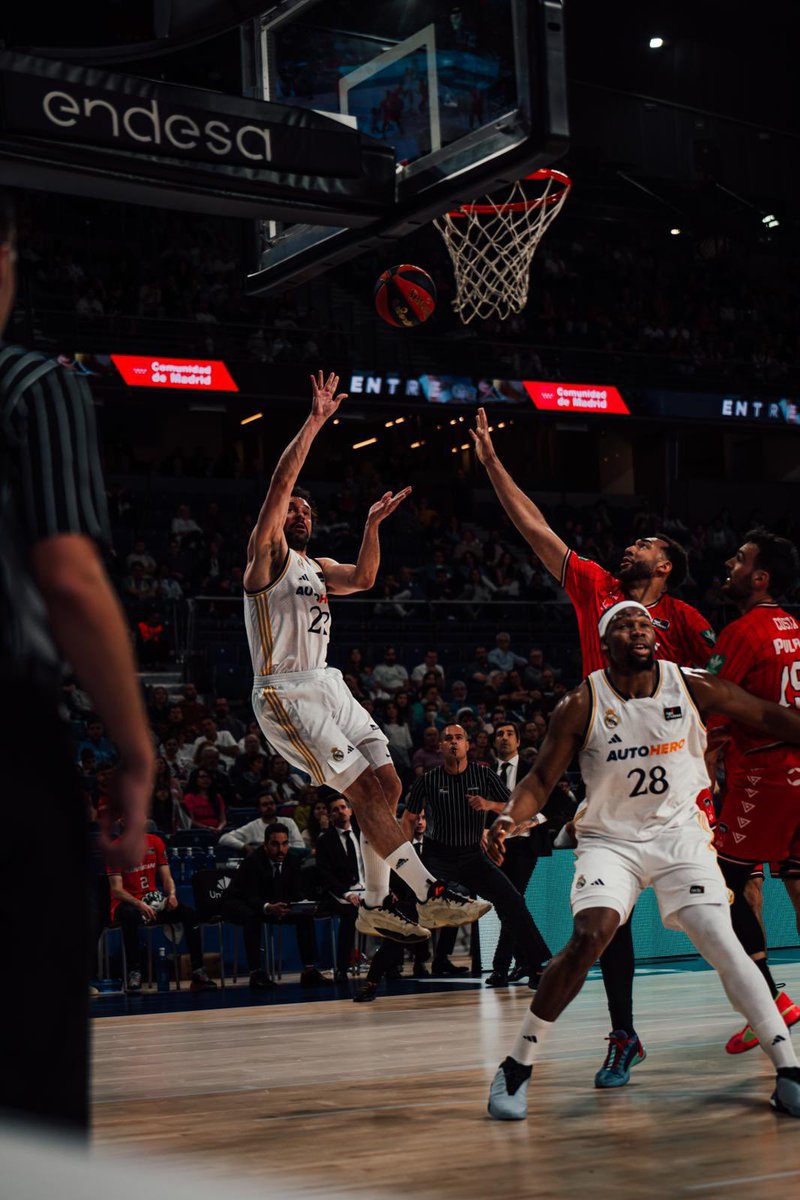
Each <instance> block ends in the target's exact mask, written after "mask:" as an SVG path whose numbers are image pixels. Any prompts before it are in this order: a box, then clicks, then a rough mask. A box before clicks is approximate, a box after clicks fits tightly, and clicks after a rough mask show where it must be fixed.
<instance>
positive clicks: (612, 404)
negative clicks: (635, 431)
mask: <svg viewBox="0 0 800 1200" xmlns="http://www.w3.org/2000/svg"><path fill="white" fill-rule="evenodd" d="M523 386H524V388H525V391H526V392H527V393H528V395H529V396H530V398H531V400H532V401H533V403H534V404H535V406H536V408H540V409H546V410H547V411H549V412H571V413H583V414H586V413H618V414H620V415H625V416H629V415H630V409H629V408H628V406H627V404H626V403H625V401H624V400H623V399H622V396H620V394H619V392H618V391H617V389H616V388H615V387H606V386H604V385H601V384H596V383H540V382H538V381H537V380H529V379H525V380H523Z"/></svg>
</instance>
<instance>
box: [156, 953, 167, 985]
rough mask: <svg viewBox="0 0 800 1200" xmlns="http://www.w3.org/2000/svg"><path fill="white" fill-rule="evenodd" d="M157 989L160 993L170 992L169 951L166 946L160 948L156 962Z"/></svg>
mask: <svg viewBox="0 0 800 1200" xmlns="http://www.w3.org/2000/svg"><path fill="white" fill-rule="evenodd" d="M156 989H157V990H158V991H159V992H168V991H169V963H168V962H167V951H166V948H165V947H164V946H159V948H158V958H157V960H156Z"/></svg>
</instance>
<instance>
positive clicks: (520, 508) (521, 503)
mask: <svg viewBox="0 0 800 1200" xmlns="http://www.w3.org/2000/svg"><path fill="white" fill-rule="evenodd" d="M469 434H470V437H471V438H472V440H473V442H474V443H475V451H476V453H477V455H478V461H479V462H481V463H483V465H484V467H485V468H486V474H487V475H488V476H489V478H490V480H491V481H492V487H493V488H494V490H495V492H496V493H497V498H498V500H499V501H500V503H501V504H502V506H503V508H504V509H505V510H506V512H507V514H508V516H509V517H510V519H511V520H512V521H513V522H514V524H515V525H516V527H517V529H518V530H519V532H520V533H521V534H522V536H523V537H524V538H525V541H526V542H527V543H528V545H529V546H530V547H531V548H532V549H533V550H534V551H535V552H536V554H538V556H539V558H540V559H541V560H542V562H543V563H544V565H545V567H546V568H547V570H548V571H549V572H550V574H551V575H553V576H554V577H555V578H556V579H557V580H559V581H560V580H561V568H562V567H563V565H564V556H565V555H566V553H567V549H568V547H567V545H566V543H564V542H562V540H561V538H560V537H559V536H558V534H557V533H555V532H554V531H553V530H552V529H551V528H550V526H549V525H548V524H547V521H546V520H545V519H544V515H543V513H542V512H541V510H540V509H538V508H537V507H536V505H535V504H534V503H533V501H532V500H531V499H530V497H529V496H526V495H525V493H524V492H523V491H522V489H521V488H520V487H518V486H517V484H516V483H515V482H514V480H513V479H512V478H511V476H510V475H509V473H508V471H507V470H506V469H505V467H504V466H503V464H502V463H501V462H500V459H499V458H498V457H497V454H496V452H495V448H494V445H493V443H492V437H491V434H490V433H489V422H488V421H487V419H486V412H485V410H484V409H482V408H479V409H478V415H477V417H476V420H475V428H474V429H470V431H469Z"/></svg>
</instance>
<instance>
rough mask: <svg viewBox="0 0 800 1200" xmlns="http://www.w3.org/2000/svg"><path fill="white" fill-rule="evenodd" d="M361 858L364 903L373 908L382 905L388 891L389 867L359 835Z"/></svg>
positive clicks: (362, 836) (362, 835)
mask: <svg viewBox="0 0 800 1200" xmlns="http://www.w3.org/2000/svg"><path fill="white" fill-rule="evenodd" d="M361 857H362V858H363V860H364V903H365V904H369V905H371V906H372V907H374V906H375V905H376V904H383V902H384V900H385V899H386V895H387V893H388V891H389V872H390V870H391V867H390V866H389V864H388V862H387V861H386V859H384V858H381V856H380V854H378V852H377V851H376V850H373V849H372V846H370V844H369V842H368V841H367V839H366V838H365V837H364V834H363V833H362V834H361Z"/></svg>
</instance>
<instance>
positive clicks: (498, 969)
mask: <svg viewBox="0 0 800 1200" xmlns="http://www.w3.org/2000/svg"><path fill="white" fill-rule="evenodd" d="M494 752H495V756H496V758H497V764H496V771H497V774H498V775H499V777H500V781H501V783H504V784H505V786H506V787H507V788H508V790H509V791H510V792H513V791H514V788H515V786H516V783H517V780H518V779H519V778H521V777H522V776H523V775H525V774H526V773H527V769H528V768H527V764H525V763H523V764H520V757H519V729H518V728H517V726H516V725H515V724H514V722H513V721H504V722H503V723H502V724H498V725H497V726H496V727H495V731H494ZM520 768H521V769H520ZM475 801H479V803H475ZM470 804H472V806H473V807H474V808H476V807H481V808H485V809H486V810H487V811H489V812H491V813H492V815H494V813H495V812H498V811H500V808H501V807H502V806H499V805H497V804H496V803H495V802H493V801H491V800H482V799H481V798H480V797H472V798H471V799H470ZM551 853H552V850H551V847H550V838H549V836H548V833H547V819H546V817H545V815H544V813H538V814H537V817H536V818H535V819H534V821H533V822H531V823H530V824H529V827H528V828H527V829H523V830H521V831H520V832H519V833H518V834H516V835H515V836H514V837H510V838H508V839H507V841H506V856H505V860H504V862H503V865H502V868H501V869H502V871H503V872H504V873H505V874H506V875H507V876H508V878H509V879H510V880H511V882H512V883H513V885H514V887H515V888H516V889H517V891H518V892H519V893H520V895H521V896H524V895H525V890H526V888H527V886H528V883H529V881H530V878H531V875H533V872H534V869H535V867H536V863H537V862H538V861H539V858H540V857H542V856H547V855H550V854H551ZM543 945H544V943H543ZM544 950H546V951H547V953H546V954H544V952H543V950H542V947H539V948H538V952H537V955H536V957H537V959H538V958H539V955H540V954H544V956H543V957H541V959H540V961H541V962H542V963H543V962H544V961H545V958H549V957H550V951H549V950H548V949H547V946H546V945H544ZM512 953H514V955H515V958H516V963H517V965H516V968H515V970H514V971H511V970H510V967H511V956H512ZM525 958H527V955H525V956H523V957H522V958H521V957H520V955H519V954H518V953H516V947H515V946H514V939H513V934H512V933H511V930H510V929H509V928H508V926H507V925H505V924H503V925H501V927H500V937H499V939H498V942H497V948H496V950H495V952H494V959H493V961H492V973H491V975H489V976H488V978H487V980H486V983H487V986H488V987H507V986H508V984H509V982H514V983H516V982H518V981H519V980H521V979H524V978H525V976H526V975H527V973H528V972H527V971H526V969H525V967H524V966H523V965H522V963H524V961H525ZM532 982H535V980H532Z"/></svg>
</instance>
